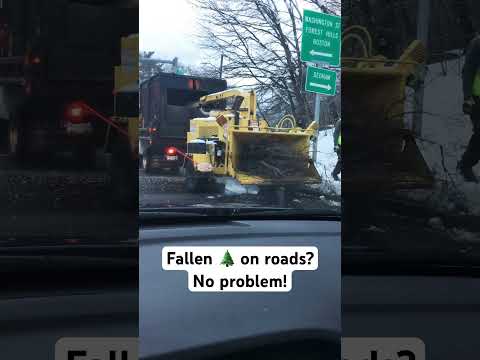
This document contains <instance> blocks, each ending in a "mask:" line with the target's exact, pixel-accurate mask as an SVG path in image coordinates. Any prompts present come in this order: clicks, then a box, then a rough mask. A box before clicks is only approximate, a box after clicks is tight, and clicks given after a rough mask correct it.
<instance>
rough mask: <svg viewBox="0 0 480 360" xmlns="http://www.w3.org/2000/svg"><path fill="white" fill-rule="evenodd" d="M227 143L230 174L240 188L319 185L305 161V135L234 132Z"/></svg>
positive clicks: (312, 169)
mask: <svg viewBox="0 0 480 360" xmlns="http://www.w3.org/2000/svg"><path fill="white" fill-rule="evenodd" d="M231 135H232V139H231V142H230V146H231V154H232V161H231V162H230V166H231V173H232V175H233V176H234V177H235V178H236V179H237V180H238V181H239V182H240V183H241V184H243V185H251V184H255V185H274V184H281V185H288V184H305V183H314V182H319V175H318V172H317V170H316V168H315V166H314V164H313V162H312V161H311V159H310V158H309V148H310V137H311V134H309V133H307V132H304V131H303V132H290V131H288V130H286V129H285V130H277V131H273V130H267V129H265V130H264V131H258V132H255V131H248V130H234V131H232V132H231Z"/></svg>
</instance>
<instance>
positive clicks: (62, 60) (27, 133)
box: [0, 0, 138, 164]
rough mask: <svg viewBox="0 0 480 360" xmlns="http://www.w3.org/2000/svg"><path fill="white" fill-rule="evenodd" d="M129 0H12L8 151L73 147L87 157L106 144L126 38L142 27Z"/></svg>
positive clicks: (27, 154) (5, 127)
mask: <svg viewBox="0 0 480 360" xmlns="http://www.w3.org/2000/svg"><path fill="white" fill-rule="evenodd" d="M120 3H121V1H91V0H89V1H84V0H5V1H2V3H1V6H2V8H1V9H0V11H1V13H2V15H3V16H2V17H1V18H2V19H4V22H5V24H4V28H5V29H6V32H7V35H6V36H5V37H6V38H7V39H8V40H5V41H3V42H2V45H3V47H2V49H0V56H1V57H0V136H1V142H0V143H1V147H2V150H5V151H2V152H8V153H10V155H12V156H13V157H15V158H19V159H22V160H28V159H30V158H32V157H38V155H45V158H51V156H53V155H54V154H56V153H59V152H72V153H74V154H75V155H76V156H75V158H76V159H79V160H81V161H82V163H85V164H89V163H90V164H91V163H92V159H93V158H92V156H94V155H95V152H96V150H97V149H100V148H102V147H103V145H104V142H105V134H106V131H107V124H106V123H105V122H104V121H102V120H101V119H99V118H98V116H95V115H94V114H92V112H89V111H86V109H85V107H82V104H87V105H88V106H89V107H91V108H93V109H95V111H96V112H98V113H100V114H103V115H105V116H111V115H112V111H113V94H112V91H113V88H114V66H115V65H118V64H120V63H121V49H120V39H121V37H122V36H125V35H128V34H129V33H135V32H138V19H134V16H132V14H134V15H137V14H136V13H135V12H132V11H128V10H126V9H125V8H122V7H121V5H120Z"/></svg>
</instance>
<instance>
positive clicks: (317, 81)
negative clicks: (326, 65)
mask: <svg viewBox="0 0 480 360" xmlns="http://www.w3.org/2000/svg"><path fill="white" fill-rule="evenodd" d="M305 90H307V91H310V92H314V93H317V94H322V95H328V96H333V95H335V93H336V91H337V73H336V72H335V71H331V70H326V69H321V68H316V67H313V66H307V80H306V81H305Z"/></svg>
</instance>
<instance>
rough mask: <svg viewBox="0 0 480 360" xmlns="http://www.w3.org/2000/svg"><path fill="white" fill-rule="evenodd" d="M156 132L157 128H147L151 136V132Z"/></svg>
mask: <svg viewBox="0 0 480 360" xmlns="http://www.w3.org/2000/svg"><path fill="white" fill-rule="evenodd" d="M155 131H157V128H148V132H149V133H150V134H151V133H153V132H155Z"/></svg>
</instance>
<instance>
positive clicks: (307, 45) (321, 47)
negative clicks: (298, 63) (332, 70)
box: [300, 10, 342, 66]
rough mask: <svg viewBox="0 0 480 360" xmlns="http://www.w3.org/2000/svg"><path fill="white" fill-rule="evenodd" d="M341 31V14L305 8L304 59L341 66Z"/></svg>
mask: <svg viewBox="0 0 480 360" xmlns="http://www.w3.org/2000/svg"><path fill="white" fill-rule="evenodd" d="M341 32H342V20H341V18H340V16H335V15H329V14H324V13H321V12H317V11H312V10H304V11H303V33H302V49H301V53H300V56H301V59H302V61H306V62H316V63H326V64H329V65H331V66H340V47H341V36H342V34H341Z"/></svg>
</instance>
